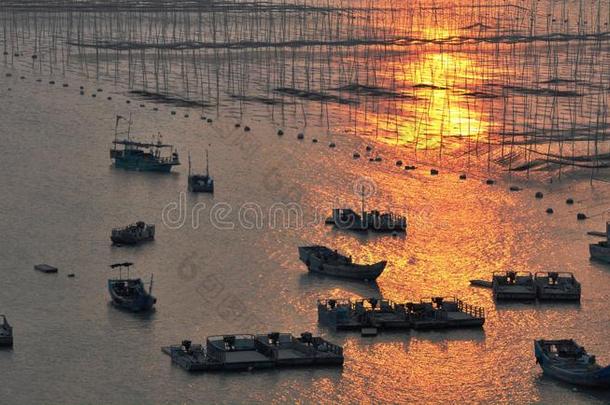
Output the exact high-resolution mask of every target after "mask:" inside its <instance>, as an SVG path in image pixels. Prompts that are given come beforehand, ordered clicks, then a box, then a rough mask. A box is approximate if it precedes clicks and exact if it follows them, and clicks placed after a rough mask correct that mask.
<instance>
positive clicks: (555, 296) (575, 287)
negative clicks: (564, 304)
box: [534, 271, 580, 301]
mask: <svg viewBox="0 0 610 405" xmlns="http://www.w3.org/2000/svg"><path fill="white" fill-rule="evenodd" d="M534 282H535V284H536V294H537V296H538V299H539V300H548V301H580V283H579V282H578V281H577V280H576V278H575V277H574V275H573V274H572V273H569V272H553V271H551V272H548V273H544V272H539V273H536V275H535V277H534Z"/></svg>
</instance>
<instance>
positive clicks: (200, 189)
mask: <svg viewBox="0 0 610 405" xmlns="http://www.w3.org/2000/svg"><path fill="white" fill-rule="evenodd" d="M208 162H209V160H208V151H207V149H206V151H205V174H191V155H190V154H189V180H188V181H189V191H191V192H193V193H213V192H214V179H213V178H212V176H210V167H209V164H208Z"/></svg>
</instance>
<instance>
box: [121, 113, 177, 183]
mask: <svg viewBox="0 0 610 405" xmlns="http://www.w3.org/2000/svg"><path fill="white" fill-rule="evenodd" d="M121 119H123V117H121V116H120V115H119V116H117V119H116V125H115V130H114V141H112V144H113V147H112V149H110V158H111V159H113V160H114V167H116V168H120V169H126V170H137V171H144V172H164V173H168V172H169V171H170V170H171V169H172V167H173V166H177V165H179V164H180V158H179V157H178V152H177V151H176V150H174V147H173V146H172V145H168V144H164V143H163V142H162V141H161V135H158V136H157V141H156V142H150V143H147V142H138V141H133V140H131V136H130V131H131V120H129V127H128V129H127V138H126V139H118V124H119V121H120V120H121ZM121 147H122V148H121ZM164 149H169V150H170V154H169V156H162V154H161V151H162V150H164Z"/></svg>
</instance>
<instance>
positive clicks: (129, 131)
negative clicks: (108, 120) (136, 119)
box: [127, 113, 131, 141]
mask: <svg viewBox="0 0 610 405" xmlns="http://www.w3.org/2000/svg"><path fill="white" fill-rule="evenodd" d="M127 124H128V125H127V140H128V141H130V140H131V137H130V134H131V113H129V122H128V123H127Z"/></svg>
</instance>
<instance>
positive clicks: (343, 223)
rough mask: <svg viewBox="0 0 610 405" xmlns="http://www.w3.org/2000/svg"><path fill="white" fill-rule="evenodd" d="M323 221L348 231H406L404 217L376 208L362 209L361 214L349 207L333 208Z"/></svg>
mask: <svg viewBox="0 0 610 405" xmlns="http://www.w3.org/2000/svg"><path fill="white" fill-rule="evenodd" d="M325 223H326V224H328V225H334V226H335V227H336V228H338V229H342V230H349V231H360V232H365V231H371V232H379V233H391V232H397V233H398V232H400V233H404V232H406V231H407V219H406V218H405V217H403V216H400V215H396V214H393V213H381V212H379V211H377V210H373V211H362V214H357V213H356V212H355V211H354V210H352V209H349V208H334V209H333V212H332V215H331V216H330V217H328V218H326V220H325Z"/></svg>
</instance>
